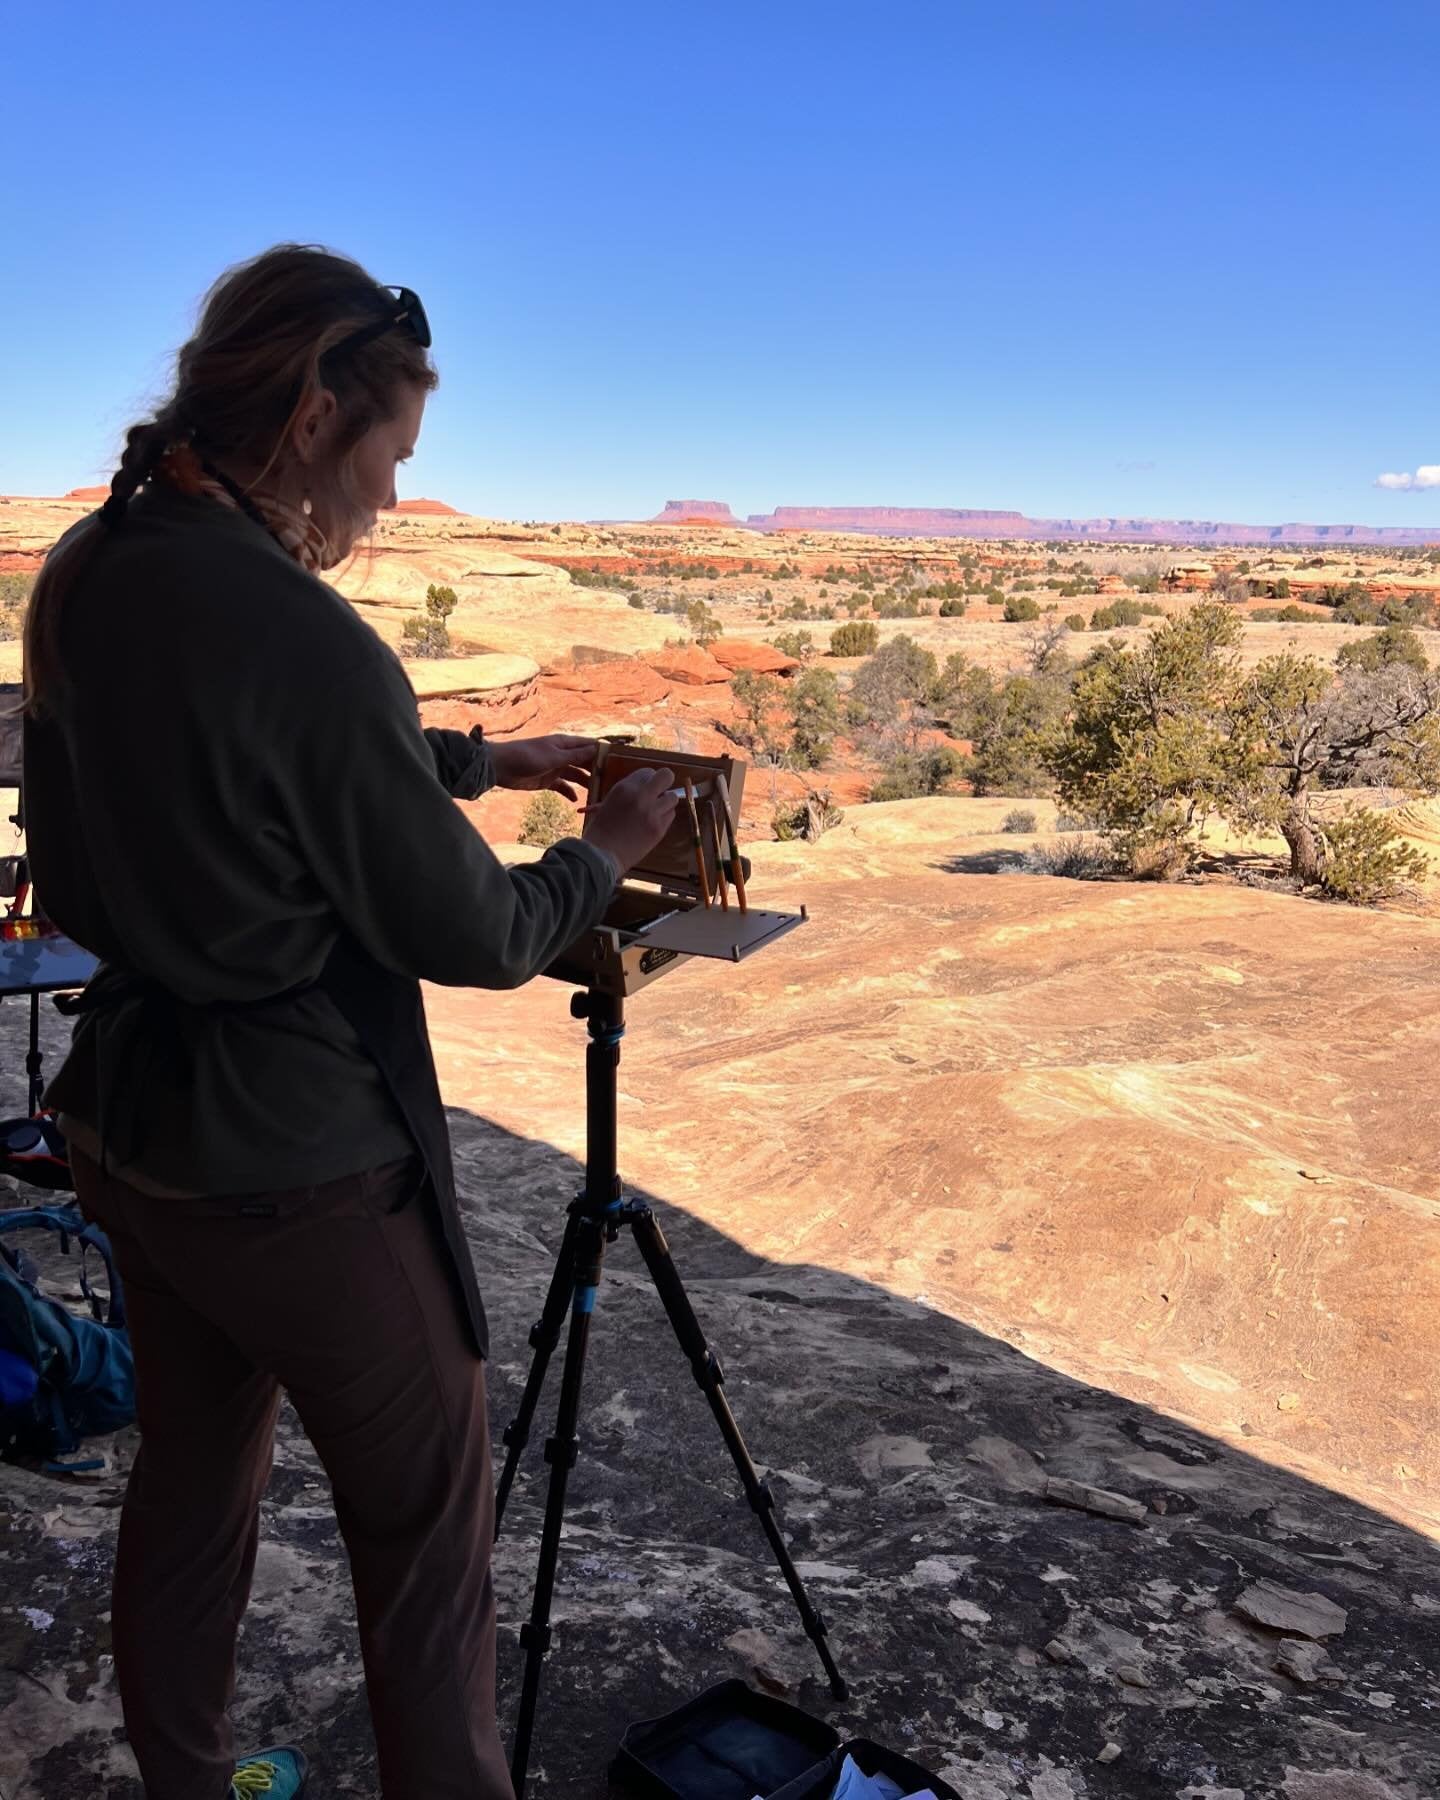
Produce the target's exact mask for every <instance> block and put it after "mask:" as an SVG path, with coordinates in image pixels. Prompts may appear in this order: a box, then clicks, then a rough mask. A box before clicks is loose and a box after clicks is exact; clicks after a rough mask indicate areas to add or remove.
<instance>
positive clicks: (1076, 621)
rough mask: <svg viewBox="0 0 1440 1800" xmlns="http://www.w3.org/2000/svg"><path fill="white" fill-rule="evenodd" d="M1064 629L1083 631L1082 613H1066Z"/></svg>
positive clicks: (1083, 617)
mask: <svg viewBox="0 0 1440 1800" xmlns="http://www.w3.org/2000/svg"><path fill="white" fill-rule="evenodd" d="M1065 629H1066V630H1067V631H1084V629H1085V615H1084V613H1066V615H1065Z"/></svg>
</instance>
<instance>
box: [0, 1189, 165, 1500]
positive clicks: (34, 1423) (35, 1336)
mask: <svg viewBox="0 0 1440 1800" xmlns="http://www.w3.org/2000/svg"><path fill="white" fill-rule="evenodd" d="M31 1229H38V1230H45V1231H50V1232H54V1233H56V1234H57V1235H58V1236H59V1239H60V1248H61V1249H62V1251H64V1252H65V1253H66V1254H67V1255H68V1254H69V1253H70V1251H71V1248H72V1244H73V1245H77V1246H78V1247H79V1253H80V1291H81V1292H82V1293H83V1294H84V1296H85V1298H86V1300H87V1301H88V1302H89V1306H90V1311H91V1313H92V1314H93V1317H91V1318H88V1319H87V1318H85V1317H84V1316H83V1314H79V1313H73V1312H71V1311H70V1310H69V1308H68V1307H65V1306H62V1305H61V1304H60V1302H59V1301H58V1300H52V1299H51V1298H50V1297H49V1295H48V1294H43V1293H41V1291H40V1286H39V1280H38V1273H37V1270H36V1268H35V1265H34V1264H33V1262H32V1261H31V1259H30V1258H29V1257H28V1256H26V1255H25V1253H24V1251H23V1250H20V1249H19V1248H18V1247H16V1248H14V1249H12V1248H11V1247H10V1246H9V1245H7V1244H6V1243H5V1242H4V1241H3V1237H4V1235H5V1234H7V1233H12V1232H18V1231H25V1230H31ZM89 1250H94V1251H95V1252H96V1254H97V1255H98V1256H99V1257H100V1259H101V1260H102V1262H103V1263H104V1265H105V1272H106V1276H107V1278H108V1282H109V1289H110V1302H109V1305H108V1307H105V1306H102V1305H101V1302H100V1299H99V1297H98V1296H97V1295H96V1294H95V1293H94V1292H93V1291H92V1289H91V1287H90V1282H89V1278H88V1275H87V1272H86V1266H85V1258H86V1252H87V1251H89ZM134 1417H135V1363H134V1358H133V1356H132V1354H131V1350H130V1336H129V1333H128V1332H127V1331H126V1329H125V1303H124V1299H123V1297H122V1295H121V1291H120V1280H119V1277H118V1275H117V1274H116V1272H115V1267H114V1263H113V1261H112V1259H111V1255H110V1245H109V1242H108V1241H107V1239H106V1237H105V1234H104V1232H103V1231H100V1230H99V1229H98V1228H97V1227H96V1226H94V1225H90V1224H87V1223H86V1221H85V1219H84V1217H83V1216H82V1214H81V1212H80V1210H79V1208H78V1207H75V1206H30V1207H24V1208H20V1209H17V1210H15V1211H10V1212H0V1456H6V1457H10V1458H12V1459H13V1458H16V1457H20V1458H26V1459H29V1460H36V1461H39V1462H41V1463H43V1464H45V1465H46V1466H47V1467H48V1468H51V1469H53V1470H64V1471H67V1472H70V1473H75V1472H78V1471H80V1470H84V1469H88V1468H93V1467H96V1466H98V1461H96V1460H92V1461H89V1462H78V1463H77V1462H74V1461H68V1462H67V1461H65V1460H63V1459H66V1458H73V1457H74V1454H75V1452H76V1451H77V1450H78V1449H79V1447H80V1441H81V1439H82V1438H87V1437H94V1436H96V1435H98V1434H101V1433H104V1432H110V1431H118V1430H119V1429H120V1428H121V1427H122V1426H124V1425H129V1424H130V1423H132V1421H133V1420H134Z"/></svg>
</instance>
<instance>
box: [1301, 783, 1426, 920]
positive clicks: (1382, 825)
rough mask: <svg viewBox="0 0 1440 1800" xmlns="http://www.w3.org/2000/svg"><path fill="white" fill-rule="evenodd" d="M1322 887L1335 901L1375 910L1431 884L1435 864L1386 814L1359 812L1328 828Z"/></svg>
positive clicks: (1364, 809) (1370, 809)
mask: <svg viewBox="0 0 1440 1800" xmlns="http://www.w3.org/2000/svg"><path fill="white" fill-rule="evenodd" d="M1325 846H1326V848H1325V859H1324V862H1323V864H1322V867H1321V875H1320V886H1321V888H1322V890H1323V891H1324V892H1325V893H1327V894H1329V895H1330V896H1331V897H1332V898H1333V899H1336V900H1346V901H1349V903H1350V904H1351V905H1352V906H1370V905H1373V904H1374V903H1375V902H1376V901H1377V900H1389V899H1393V898H1394V897H1395V896H1396V895H1397V894H1400V893H1403V892H1404V891H1405V889H1406V888H1408V887H1411V886H1413V885H1414V884H1415V883H1417V882H1421V881H1423V880H1424V879H1425V876H1426V874H1427V873H1428V872H1429V868H1430V863H1429V859H1428V858H1427V857H1426V856H1425V855H1423V853H1422V852H1421V851H1419V850H1417V849H1416V848H1415V846H1414V845H1413V844H1407V843H1406V842H1405V841H1404V839H1403V838H1402V837H1401V836H1400V833H1399V831H1398V830H1397V829H1396V828H1395V826H1394V825H1393V824H1392V823H1391V821H1390V820H1389V819H1387V818H1386V817H1385V815H1384V813H1382V812H1377V811H1376V810H1375V809H1374V808H1373V807H1354V808H1352V809H1351V810H1350V811H1348V812H1345V813H1342V814H1341V815H1340V817H1339V818H1338V819H1333V820H1331V822H1330V823H1329V824H1328V825H1327V826H1326V827H1325Z"/></svg>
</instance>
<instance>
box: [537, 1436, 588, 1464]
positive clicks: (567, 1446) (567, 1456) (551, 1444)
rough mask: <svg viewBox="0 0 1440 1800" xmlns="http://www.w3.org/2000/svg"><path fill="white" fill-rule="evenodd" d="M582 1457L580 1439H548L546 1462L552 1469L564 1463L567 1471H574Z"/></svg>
mask: <svg viewBox="0 0 1440 1800" xmlns="http://www.w3.org/2000/svg"><path fill="white" fill-rule="evenodd" d="M579 1456H580V1440H579V1438H573V1437H572V1438H558V1437H552V1438H546V1440H545V1460H546V1462H547V1463H549V1464H550V1465H551V1466H552V1467H553V1466H554V1465H555V1464H556V1463H557V1462H563V1463H564V1465H565V1467H566V1468H567V1469H573V1468H574V1467H575V1464H576V1462H577V1461H578V1460H579Z"/></svg>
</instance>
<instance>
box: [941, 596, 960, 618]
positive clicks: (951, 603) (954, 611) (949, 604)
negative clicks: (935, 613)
mask: <svg viewBox="0 0 1440 1800" xmlns="http://www.w3.org/2000/svg"><path fill="white" fill-rule="evenodd" d="M965 608H966V602H965V601H964V600H955V599H950V600H942V601H941V602H940V617H941V618H942V619H963V618H964V617H965Z"/></svg>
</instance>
